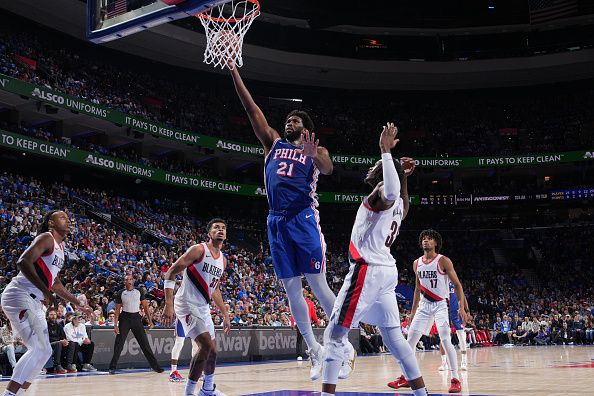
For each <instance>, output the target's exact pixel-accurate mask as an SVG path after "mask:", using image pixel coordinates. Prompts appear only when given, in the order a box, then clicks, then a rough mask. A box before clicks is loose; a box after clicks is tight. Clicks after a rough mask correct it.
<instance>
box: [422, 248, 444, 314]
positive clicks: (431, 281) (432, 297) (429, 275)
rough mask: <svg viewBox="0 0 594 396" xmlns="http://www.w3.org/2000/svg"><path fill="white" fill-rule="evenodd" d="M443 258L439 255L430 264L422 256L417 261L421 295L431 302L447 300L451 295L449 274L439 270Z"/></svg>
mask: <svg viewBox="0 0 594 396" xmlns="http://www.w3.org/2000/svg"><path fill="white" fill-rule="evenodd" d="M442 257H443V255H441V254H438V255H437V256H435V257H434V258H433V260H431V261H428V262H426V261H425V260H424V259H423V257H422V256H421V257H419V258H418V259H416V260H415V267H416V273H417V277H418V278H419V287H420V288H421V294H422V295H423V298H425V299H426V300H428V301H431V302H435V301H441V300H445V299H447V298H448V297H449V295H450V288H449V284H450V280H449V279H448V276H447V274H446V273H445V272H443V271H442V270H441V268H439V259H440V258H442Z"/></svg>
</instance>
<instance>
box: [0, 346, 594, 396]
mask: <svg viewBox="0 0 594 396" xmlns="http://www.w3.org/2000/svg"><path fill="white" fill-rule="evenodd" d="M417 358H418V361H419V363H420V366H421V370H422V372H423V376H424V377H425V382H426V384H427V388H428V389H429V392H430V394H442V393H444V394H445V393H447V390H448V384H449V378H448V377H447V375H448V374H445V373H440V372H439V371H437V367H438V366H439V364H440V358H439V354H438V352H437V351H435V352H421V353H417ZM469 366H470V367H469V371H468V372H462V381H463V394H465V395H522V396H528V395H557V394H563V395H594V347H593V346H575V347H574V346H566V347H561V346H552V347H515V348H505V347H492V348H478V349H472V350H470V351H469ZM167 374H168V372H167V371H165V372H164V373H163V374H156V373H153V372H139V373H128V374H118V375H101V374H99V375H90V376H72V377H65V378H52V379H39V380H37V381H36V383H35V384H33V385H32V386H31V389H30V391H29V392H27V393H26V394H27V395H28V396H40V395H44V396H45V395H68V396H77V395H81V396H82V395H88V396H106V395H117V396H121V395H124V396H140V395H158V396H183V392H184V384H175V383H170V382H168V379H167ZM182 374H183V375H184V376H185V375H187V370H183V371H182ZM399 374H400V369H399V368H398V366H397V365H396V363H395V361H394V360H393V358H392V357H391V356H390V355H379V356H362V357H359V358H358V359H357V363H356V367H355V371H354V372H353V373H352V375H351V377H350V378H349V379H348V380H345V381H341V382H339V388H338V390H339V391H343V392H347V391H348V392H358V393H359V394H360V395H361V396H364V395H363V394H366V393H383V394H389V395H394V394H397V392H395V391H393V390H391V389H390V388H388V387H387V386H386V383H387V382H388V381H390V380H392V379H394V378H396V376H398V375H399ZM308 375H309V364H308V363H307V362H297V361H287V362H280V363H265V364H245V365H226V366H224V367H220V368H219V369H218V370H217V381H216V382H217V384H218V389H220V390H221V391H223V392H225V393H226V394H227V395H228V396H239V395H248V394H250V395H252V394H258V393H264V392H272V391H280V390H310V391H319V390H320V386H321V381H317V382H316V383H312V382H310V381H309V377H308ZM5 385H6V382H4V386H5ZM4 386H2V385H0V389H1V388H4ZM401 394H411V391H410V389H404V390H402V392H401ZM274 395H276V396H284V395H288V393H287V392H276V393H274ZM312 395H313V394H312ZM316 395H319V393H316Z"/></svg>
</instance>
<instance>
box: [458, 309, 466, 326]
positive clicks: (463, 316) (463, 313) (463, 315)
mask: <svg viewBox="0 0 594 396" xmlns="http://www.w3.org/2000/svg"><path fill="white" fill-rule="evenodd" d="M458 316H459V317H460V319H462V323H466V322H468V312H466V309H464V307H460V308H458Z"/></svg>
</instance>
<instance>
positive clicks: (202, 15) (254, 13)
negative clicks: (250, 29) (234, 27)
mask: <svg viewBox="0 0 594 396" xmlns="http://www.w3.org/2000/svg"><path fill="white" fill-rule="evenodd" d="M245 1H246V2H247V3H252V4H254V6H255V10H254V11H252V12H250V14H249V15H246V16H244V17H243V18H215V17H212V16H210V15H207V14H206V12H208V11H209V10H206V11H203V12H201V13H199V14H196V15H194V16H195V17H196V18H200V19H210V20H211V21H213V22H217V23H225V22H230V23H235V22H239V21H244V20H249V19H253V18H255V17H256V16H257V15H258V13H259V11H260V3H259V2H258V0H245Z"/></svg>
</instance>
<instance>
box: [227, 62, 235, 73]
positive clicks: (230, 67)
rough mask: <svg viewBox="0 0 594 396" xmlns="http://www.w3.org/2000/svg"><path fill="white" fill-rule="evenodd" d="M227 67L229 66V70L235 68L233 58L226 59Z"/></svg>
mask: <svg viewBox="0 0 594 396" xmlns="http://www.w3.org/2000/svg"><path fill="white" fill-rule="evenodd" d="M227 67H228V68H229V71H233V70H235V61H234V60H233V59H229V60H227Z"/></svg>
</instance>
